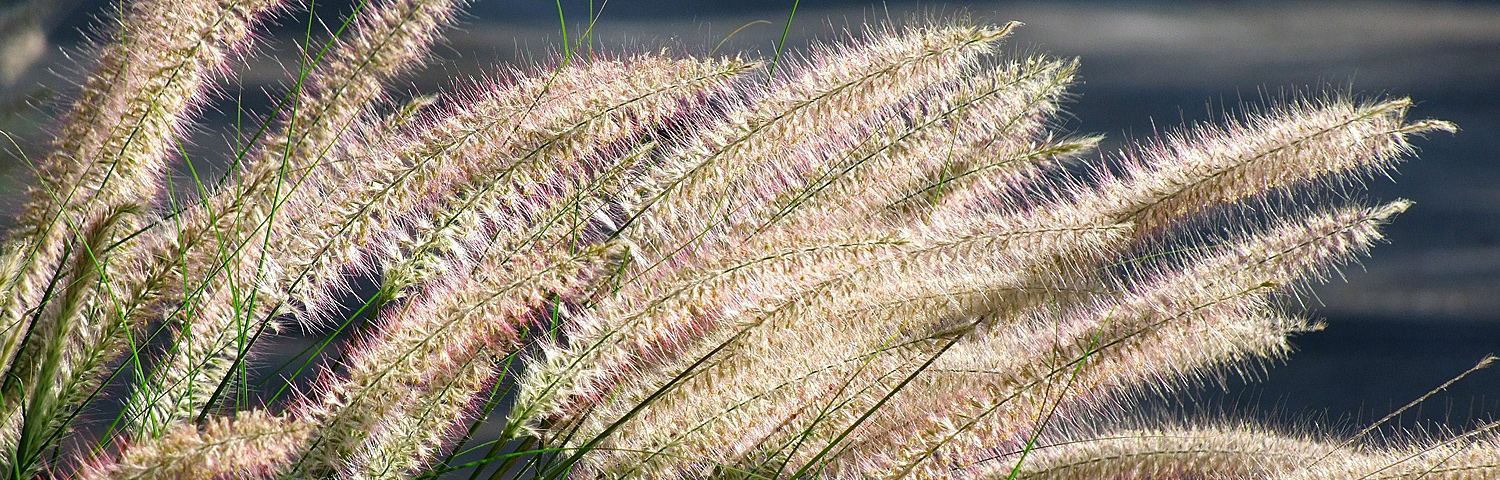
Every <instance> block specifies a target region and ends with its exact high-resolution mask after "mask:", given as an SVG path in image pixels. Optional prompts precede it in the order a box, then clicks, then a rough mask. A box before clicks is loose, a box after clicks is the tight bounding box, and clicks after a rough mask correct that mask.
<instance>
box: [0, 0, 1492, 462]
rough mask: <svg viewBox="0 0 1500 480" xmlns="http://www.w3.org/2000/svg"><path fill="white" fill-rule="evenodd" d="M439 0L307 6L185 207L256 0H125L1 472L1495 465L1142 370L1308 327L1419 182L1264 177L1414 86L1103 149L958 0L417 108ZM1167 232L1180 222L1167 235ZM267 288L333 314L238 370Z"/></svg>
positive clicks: (14, 371) (22, 242)
mask: <svg viewBox="0 0 1500 480" xmlns="http://www.w3.org/2000/svg"><path fill="white" fill-rule="evenodd" d="M463 3H465V2H464V1H461V0H376V1H373V2H369V3H361V4H360V5H359V8H357V9H356V11H355V12H354V13H353V14H352V15H351V16H350V18H349V20H348V25H347V27H348V28H347V33H346V34H344V35H342V36H339V37H338V38H336V39H334V40H332V41H330V43H329V44H328V45H326V46H318V45H305V46H304V51H303V53H304V55H305V59H304V60H305V61H304V62H303V65H302V66H303V68H300V69H299V72H298V77H297V78H296V79H295V80H294V81H293V85H294V88H293V89H292V91H291V92H290V93H289V94H288V95H287V97H286V103H285V104H284V105H285V106H286V107H287V108H286V109H284V110H282V111H278V112H275V113H274V114H271V115H267V118H269V120H267V123H266V124H265V125H262V126H261V127H262V128H260V129H259V130H260V131H261V132H262V133H260V134H257V137H256V138H255V139H254V141H252V142H250V144H249V145H248V146H246V147H244V148H237V150H236V151H235V152H233V153H232V154H230V155H226V156H227V157H232V158H234V159H236V160H235V162H236V163H235V164H234V166H233V167H232V168H231V174H230V175H228V176H226V177H225V178H223V179H221V180H220V181H218V182H208V183H200V184H199V185H198V189H197V190H198V191H197V192H196V193H197V194H198V195H199V197H200V198H199V199H198V200H197V201H196V202H195V203H192V204H188V205H178V204H176V203H173V204H172V205H171V206H170V207H166V206H160V205H157V204H156V199H158V198H164V195H163V192H161V191H160V190H161V189H162V188H164V182H163V181H162V179H161V176H162V174H163V172H164V171H165V170H166V167H167V166H168V164H169V160H171V158H172V156H171V155H168V153H167V152H169V151H171V150H172V146H173V145H174V144H175V142H177V141H178V138H177V136H178V134H179V132H180V131H181V130H182V129H183V128H184V125H186V124H187V123H188V122H189V121H190V120H191V118H192V115H193V114H194V113H196V109H197V106H198V105H200V104H201V103H202V102H203V99H204V98H205V96H206V92H210V91H212V89H213V88H214V86H215V83H216V81H219V80H221V79H222V78H221V77H222V75H223V72H226V71H229V70H228V69H227V65H228V62H230V61H232V60H233V59H234V55H233V53H234V52H236V51H240V50H242V49H244V48H246V47H247V46H248V45H250V44H251V43H253V42H251V41H250V40H251V39H253V38H254V31H253V29H252V27H253V26H254V25H255V24H256V21H257V20H259V19H260V18H262V17H263V16H264V14H266V13H268V12H272V11H275V10H277V9H278V8H279V7H280V5H281V4H280V2H278V1H275V0H136V2H135V3H133V4H132V6H131V7H129V8H128V9H126V10H125V13H124V14H123V15H122V16H121V18H120V19H119V20H120V22H121V25H120V28H119V29H118V34H117V35H116V37H115V38H114V39H113V40H111V42H110V43H108V44H106V45H104V46H102V47H101V48H100V49H99V54H100V60H99V63H98V66H97V68H96V69H95V70H93V72H92V73H91V74H90V76H89V78H88V79H87V80H86V81H85V82H84V88H83V91H82V92H80V93H79V94H78V96H77V99H76V100H75V104H74V105H73V107H72V109H71V110H70V111H69V113H68V114H67V116H65V117H64V118H63V119H62V126H61V127H60V128H59V130H58V131H59V133H58V137H57V139H56V141H55V142H53V145H52V151H51V152H50V153H49V154H48V155H46V156H45V159H46V160H45V161H44V162H43V163H42V165H41V168H40V169H39V177H40V178H39V180H40V185H39V186H38V187H37V188H36V189H35V194H34V196H33V199H32V201H31V202H30V203H29V204H28V208H27V209H26V212H25V214H24V215H23V216H22V222H21V228H20V229H19V230H18V231H17V232H15V233H14V234H13V235H12V237H11V239H10V240H8V241H7V242H6V243H5V244H4V246H3V249H0V274H3V278H0V321H3V322H4V323H3V326H4V330H3V332H0V369H3V374H4V376H3V379H0V470H3V471H5V472H6V473H7V474H8V475H9V476H11V477H13V478H23V477H33V476H37V475H41V474H42V472H46V474H48V475H54V474H55V475H64V474H71V475H72V476H74V477H77V478H87V479H108V478H132V479H134V478H139V479H170V478H195V477H196V478H272V477H274V478H361V479H365V478H369V479H375V478H381V479H384V478H412V477H420V478H431V477H435V476H439V475H443V474H446V473H449V472H455V471H463V470H468V469H472V470H473V471H472V472H463V473H465V474H470V475H474V476H481V475H482V474H489V475H492V476H494V477H505V476H507V475H519V476H521V477H527V476H535V477H539V478H557V477H563V476H571V477H576V478H662V479H667V478H684V477H686V478H709V477H715V478H717V477H728V478H751V477H756V478H799V479H800V478H814V477H817V478H851V479H852V478H860V479H864V478H1056V479H1084V478H1098V477H1100V476H1108V477H1110V478H1116V477H1118V478H1131V479H1137V478H1138V479H1141V480H1145V479H1156V478H1221V477H1226V478H1227V477H1256V478H1262V477H1265V478H1288V479H1304V478H1305V479H1332V478H1351V477H1359V476H1361V475H1363V476H1365V477H1369V476H1379V477H1381V478H1387V477H1389V478H1445V479H1455V480H1456V479H1470V478H1494V477H1496V476H1497V474H1500V472H1497V471H1496V470H1497V467H1496V465H1497V463H1500V459H1497V458H1496V452H1500V449H1497V448H1496V439H1495V434H1494V432H1493V431H1492V430H1493V428H1494V426H1495V425H1490V426H1487V427H1484V428H1480V429H1478V430H1475V431H1473V432H1470V433H1467V434H1462V435H1456V436H1450V437H1446V438H1438V439H1433V440H1426V441H1420V442H1417V441H1413V442H1409V444H1403V445H1395V446H1393V445H1384V446H1375V445H1367V444H1365V443H1364V442H1363V439H1362V438H1359V436H1356V437H1355V438H1351V439H1347V440H1344V441H1343V442H1342V443H1340V442H1337V441H1331V440H1329V438H1331V437H1314V436H1300V435H1290V434H1285V433H1278V432H1275V431H1274V430H1271V429H1266V428H1263V427H1258V426H1253V425H1249V424H1246V423H1244V422H1240V423H1234V422H1217V423H1215V422H1185V421H1171V422H1155V423H1153V422H1151V421H1150V420H1149V419H1148V418H1147V417H1144V416H1142V415H1138V412H1137V411H1136V410H1134V408H1133V405H1136V404H1137V403H1138V402H1137V400H1139V399H1141V398H1145V397H1158V396H1163V395H1169V394H1171V393H1172V392H1173V391H1175V390H1176V389H1178V388H1181V387H1182V386H1183V385H1185V384H1189V383H1191V382H1194V381H1197V380H1199V379H1201V378H1204V377H1210V376H1215V375H1223V374H1224V373H1225V372H1232V371H1235V370H1236V369H1241V368H1245V366H1246V365H1254V364H1255V362H1259V361H1264V360H1265V359H1275V358H1281V357H1282V356H1284V355H1286V354H1287V353H1288V352H1289V351H1290V350H1291V344H1290V341H1289V338H1290V335H1293V334H1296V333H1298V332H1302V331H1306V330H1309V329H1313V328H1318V327H1319V324H1318V323H1317V322H1314V321H1310V320H1307V319H1305V318H1303V317H1302V316H1299V315H1296V314H1292V313H1288V312H1285V311H1283V310H1284V308H1282V307H1283V305H1284V303H1285V302H1284V301H1283V299H1284V298H1285V297H1287V296H1290V295H1292V294H1293V293H1294V290H1295V289H1296V288H1298V286H1299V285H1305V284H1306V283H1307V282H1309V281H1319V280H1322V279H1323V277H1325V276H1326V275H1327V273H1328V272H1329V270H1330V269H1333V268H1337V267H1338V266H1339V265H1341V264H1343V263H1345V262H1348V261H1350V260H1351V259H1353V258H1354V257H1356V256H1358V255H1362V254H1364V253H1366V251H1367V250H1368V249H1369V247H1370V246H1372V245H1373V244H1375V243H1378V242H1379V241H1380V240H1381V239H1382V237H1381V234H1380V232H1379V227H1380V226H1381V225H1383V224H1384V223H1386V222H1388V221H1390V219H1391V218H1392V217H1393V216H1395V215H1396V214H1398V213H1400V212H1402V211H1404V210H1405V209H1406V208H1408V207H1409V206H1410V202H1407V201H1404V200H1401V201H1395V202H1391V203H1386V204H1384V205H1381V206H1376V207H1367V206H1363V205H1360V204H1358V203H1357V202H1343V203H1344V204H1343V205H1341V206H1337V207H1328V206H1323V205H1312V206H1308V207H1293V208H1272V207H1265V206H1264V205H1263V204H1266V203H1270V202H1261V199H1262V198H1264V197H1266V196H1269V195H1280V194H1287V193H1288V192H1292V193H1290V194H1289V195H1286V196H1289V197H1292V198H1299V199H1301V198H1304V196H1301V195H1300V194H1299V193H1297V192H1305V191H1308V190H1315V189H1320V188H1323V187H1327V186H1329V185H1342V184H1344V183H1345V182H1350V183H1352V181H1357V180H1360V179H1363V178H1364V177H1365V176H1368V175H1370V174H1371V173H1374V172H1384V171H1387V170H1389V169H1390V168H1392V166H1393V165H1395V164H1396V163H1397V162H1399V161H1400V160H1401V159H1402V158H1403V157H1405V156H1407V155H1408V154H1410V153H1411V151H1412V147H1411V145H1410V144H1409V140H1410V139H1411V137H1413V136H1414V135H1420V134H1424V133H1426V132H1430V131H1439V130H1452V129H1453V127H1452V125H1450V124H1448V123H1445V122H1441V121H1432V120H1424V121H1416V122H1412V121H1408V120H1407V118H1406V115H1407V111H1408V110H1409V109H1410V107H1411V102H1410V101H1409V100H1407V99H1387V100H1373V101H1365V100H1354V99H1351V98H1350V97H1349V96H1329V97H1310V98H1308V99H1304V100H1297V101H1292V102H1287V103H1285V104H1281V105H1275V106H1272V107H1269V108H1266V109H1265V110H1264V111H1261V112H1258V113H1252V114H1246V115H1244V116H1243V117H1242V118H1240V119H1239V120H1237V121H1232V122H1228V124H1227V125H1223V126H1213V125H1201V126H1196V127H1192V128H1186V129H1182V130H1181V131H1178V132H1175V133H1170V134H1168V135H1166V136H1165V137H1163V139H1162V140H1155V141H1145V142H1141V143H1139V144H1137V145H1135V146H1132V147H1129V148H1127V149H1126V151H1124V152H1122V153H1119V154H1117V155H1114V156H1106V157H1102V158H1103V159H1104V160H1103V161H1107V162H1110V166H1109V167H1105V166H1102V165H1098V164H1095V163H1091V161H1089V160H1086V159H1085V154H1087V153H1089V152H1091V151H1092V150H1093V149H1094V148H1095V147H1096V146H1097V145H1098V143H1099V138H1098V137H1090V136H1078V135H1068V134H1065V133H1062V132H1060V131H1059V129H1058V122H1057V117H1058V116H1059V115H1060V113H1059V112H1060V107H1059V104H1060V102H1062V101H1063V100H1064V99H1066V98H1068V93H1067V89H1068V87H1069V86H1070V85H1071V84H1072V83H1073V82H1074V79H1075V74H1076V71H1077V65H1078V62H1077V61H1076V60H1071V59H1056V58H1050V57H1046V56H1028V57H1017V58H1010V57H1007V56H1004V55H998V54H997V51H998V49H997V45H998V44H999V42H1000V41H1001V39H1003V38H1004V37H1005V36H1006V35H1008V34H1009V33H1010V32H1011V31H1012V30H1013V29H1014V28H1017V26H1018V25H1019V24H1016V23H1010V24H1005V25H998V26H995V25H976V24H972V23H966V22H963V21H957V20H953V21H931V22H917V23H913V25H912V26H908V27H896V26H883V27H872V28H869V29H867V31H865V32H864V34H863V36H861V37H859V38H857V39H853V40H851V41H849V42H846V43H845V44H832V45H823V46H816V47H813V48H812V49H811V50H810V51H809V53H807V54H806V55H804V56H802V57H801V60H798V61H793V62H790V65H786V64H783V65H781V67H782V68H781V71H779V72H775V73H774V75H773V76H770V77H769V78H768V75H772V73H771V70H770V69H768V68H763V67H761V66H760V65H758V64H757V63H756V62H754V61H750V60H743V59H740V58H737V57H736V58H693V57H689V56H684V55H679V54H674V53H672V52H670V51H666V50H663V51H659V52H641V53H635V54H622V55H613V54H595V53H593V51H592V49H589V50H588V52H589V54H588V55H583V54H582V52H583V51H581V50H577V49H573V48H567V49H564V52H565V57H564V58H560V59H557V60H556V61H555V62H553V64H552V66H551V67H546V68H541V67H538V68H535V69H519V68H517V69H509V70H505V71H504V72H503V73H498V74H495V75H493V76H491V77H489V78H485V79H481V80H476V81H473V82H471V83H470V84H468V86H467V87H463V88H461V89H460V90H459V91H458V92H457V93H454V94H449V95H433V96H417V97H416V98H415V99H411V100H410V101H407V102H405V104H404V105H403V104H402V97H403V96H405V94H404V93H403V92H400V91H397V90H392V89H388V88H387V87H386V85H389V84H391V83H392V81H393V80H394V79H395V78H397V76H398V75H400V74H401V73H403V72H406V71H409V70H412V69H414V68H416V67H417V66H418V65H419V64H420V61H421V60H422V59H423V57H424V56H425V55H426V51H427V48H428V45H429V44H430V43H431V42H432V41H434V40H435V39H436V38H438V37H439V35H440V33H441V30H442V28H443V27H445V26H446V25H447V24H448V23H450V22H451V21H452V19H453V18H454V17H455V15H456V12H457V10H458V8H460V7H461V6H462V4H463ZM341 31H344V30H341ZM1101 163H1102V162H1101ZM1090 169H1092V170H1091V171H1093V172H1094V173H1095V175H1093V176H1083V175H1077V172H1079V171H1089V170H1090ZM172 198H173V199H174V200H175V199H176V198H177V197H172ZM1305 203H1319V202H1314V201H1308V202H1305ZM1245 205H1252V206H1254V207H1256V208H1254V209H1255V210H1258V211H1257V212H1256V214H1257V216H1255V218H1253V219H1252V218H1242V217H1243V216H1236V215H1235V213H1234V212H1238V211H1241V210H1236V208H1235V207H1236V206H1241V207H1243V206H1245ZM1245 210H1248V209H1245ZM1205 212H1217V213H1216V215H1218V216H1217V217H1215V218H1217V219H1218V220H1217V221H1215V220H1206V219H1205V218H1204V217H1205V216H1206V215H1205ZM1225 212H1228V213H1225ZM1205 224H1208V225H1212V226H1214V227H1215V229H1220V227H1222V231H1223V232H1225V233H1222V234H1217V235H1210V234H1205V233H1204V232H1203V231H1202V230H1203V229H1202V228H1201V226H1202V225H1205ZM1195 226H1196V227H1197V228H1195ZM1174 235H1176V236H1181V237H1184V238H1193V239H1194V241H1195V242H1196V243H1194V245H1193V246H1192V247H1193V248H1190V249H1183V250H1181V251H1172V252H1168V251H1165V250H1164V247H1163V246H1162V245H1164V244H1165V243H1167V242H1162V241H1160V240H1162V239H1164V238H1169V237H1172V236H1174ZM360 283H370V284H374V285H375V287H374V290H375V292H374V293H369V294H364V293H360V292H357V289H356V288H355V287H354V285H356V284H360ZM357 294H358V295H363V296H364V298H363V299H364V300H366V301H367V302H366V303H365V305H363V306H362V307H360V308H359V310H358V312H355V313H353V314H350V313H349V312H346V311H344V309H341V308H340V305H339V302H340V300H341V299H343V298H348V297H350V296H354V295H357ZM289 319H294V320H295V321H297V322H299V323H300V325H301V326H303V327H305V328H304V330H308V331H311V332H312V333H313V334H317V335H326V338H322V339H319V342H320V344H319V345H318V346H317V347H316V351H313V350H314V349H309V352H305V353H306V354H305V355H299V356H298V358H297V359H295V360H294V361H292V362H289V363H288V364H287V365H288V366H286V367H282V368H280V369H276V370H270V371H267V370H264V369H263V368H262V365H261V362H257V361H255V360H256V359H258V358H261V357H258V355H261V354H262V353H267V352H270V351H272V349H273V347H269V346H267V344H268V343H272V342H276V341H280V340H281V339H282V338H281V337H279V336H278V334H279V332H280V331H281V326H282V325H283V324H284V323H288V324H289V323H290V322H288V320H289ZM366 319H368V320H366ZM344 332H351V333H349V334H343V333H344ZM325 347H326V348H327V350H324V349H325ZM116 367H118V369H119V370H115V368H116ZM252 367H253V368H252ZM117 372H126V373H122V374H116V373H117ZM308 372H311V373H308ZM112 385H113V386H116V387H117V388H107V387H110V386H112ZM268 385H269V386H268ZM117 404H123V409H122V410H123V413H121V414H120V417H119V418H115V419H113V420H112V421H109V422H99V421H98V420H99V412H100V411H102V410H107V409H101V408H99V406H100V405H117ZM1096 416H1105V417H1108V418H1109V421H1108V422H1095V421H1094V420H1095V418H1096ZM491 421H493V422H494V423H487V422H491ZM501 422H503V423H501ZM1362 435H1363V434H1361V436H1362ZM482 442H488V443H487V444H486V443H482ZM471 457H477V458H478V459H477V460H473V461H472V462H471V461H470V460H472V458H471ZM517 467H520V468H523V469H529V470H528V471H526V472H516V471H514V470H513V468H517Z"/></svg>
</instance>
